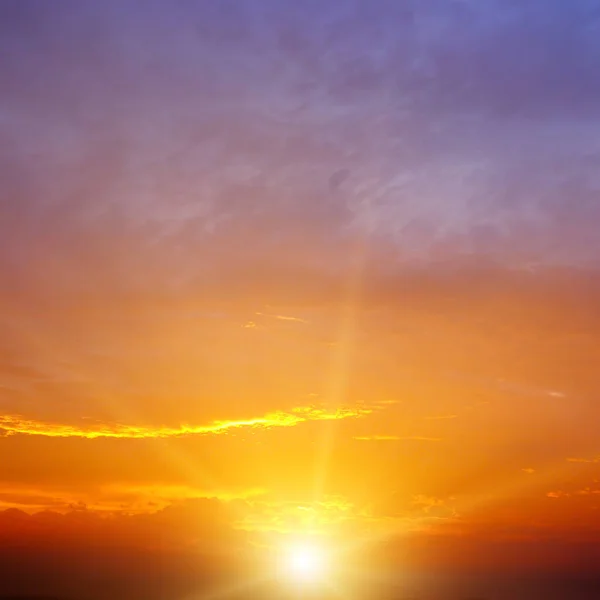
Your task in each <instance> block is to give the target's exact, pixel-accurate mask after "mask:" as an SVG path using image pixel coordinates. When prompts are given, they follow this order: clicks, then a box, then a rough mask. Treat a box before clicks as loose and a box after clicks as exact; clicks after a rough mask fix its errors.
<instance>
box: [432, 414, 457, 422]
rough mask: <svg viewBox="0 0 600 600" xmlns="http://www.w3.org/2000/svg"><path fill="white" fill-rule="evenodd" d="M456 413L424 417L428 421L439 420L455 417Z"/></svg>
mask: <svg viewBox="0 0 600 600" xmlns="http://www.w3.org/2000/svg"><path fill="white" fill-rule="evenodd" d="M457 417H458V415H433V416H431V417H425V418H426V419H427V420H428V421H441V420H445V419H456V418H457Z"/></svg>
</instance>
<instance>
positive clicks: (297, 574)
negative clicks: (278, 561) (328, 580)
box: [282, 543, 328, 584]
mask: <svg viewBox="0 0 600 600" xmlns="http://www.w3.org/2000/svg"><path fill="white" fill-rule="evenodd" d="M282 558H283V561H282V563H283V564H282V567H283V573H282V574H283V575H284V576H285V578H286V579H287V580H289V581H290V582H293V583H296V584H314V583H318V582H320V581H322V580H323V578H324V577H325V576H326V574H327V566H328V565H327V556H326V553H325V551H324V549H323V548H322V547H320V546H318V545H316V544H310V543H298V544H293V545H291V546H289V547H288V548H286V549H285V551H284V556H283V557H282Z"/></svg>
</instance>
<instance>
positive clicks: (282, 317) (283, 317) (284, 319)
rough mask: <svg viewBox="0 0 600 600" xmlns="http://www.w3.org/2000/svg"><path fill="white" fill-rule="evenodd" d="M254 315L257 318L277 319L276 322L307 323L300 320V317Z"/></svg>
mask: <svg viewBox="0 0 600 600" xmlns="http://www.w3.org/2000/svg"><path fill="white" fill-rule="evenodd" d="M256 315H258V316H259V317H269V318H271V319H277V320H278V321H294V322H296V323H308V321H306V320H305V319H301V318H300V317H289V316H287V315H269V314H266V313H262V312H257V313H256Z"/></svg>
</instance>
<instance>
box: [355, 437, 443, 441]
mask: <svg viewBox="0 0 600 600" xmlns="http://www.w3.org/2000/svg"><path fill="white" fill-rule="evenodd" d="M353 439H355V440H358V441H361V442H394V441H403V440H416V441H419V442H441V441H442V438H438V437H427V436H422V435H409V436H398V435H358V436H354V438H353Z"/></svg>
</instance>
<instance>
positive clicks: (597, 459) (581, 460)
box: [567, 456, 600, 464]
mask: <svg viewBox="0 0 600 600" xmlns="http://www.w3.org/2000/svg"><path fill="white" fill-rule="evenodd" d="M567 461H568V462H572V463H590V464H593V463H600V456H595V457H593V458H567Z"/></svg>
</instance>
